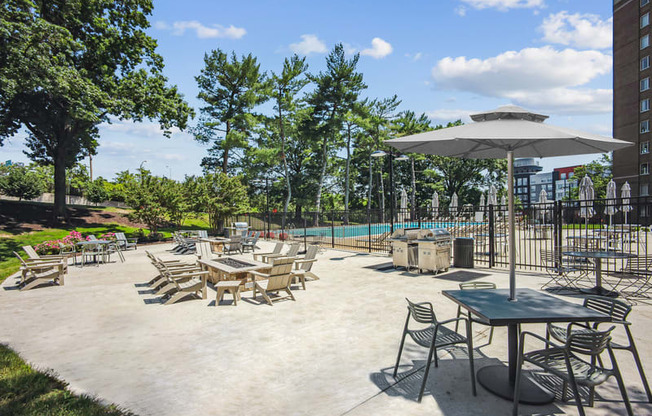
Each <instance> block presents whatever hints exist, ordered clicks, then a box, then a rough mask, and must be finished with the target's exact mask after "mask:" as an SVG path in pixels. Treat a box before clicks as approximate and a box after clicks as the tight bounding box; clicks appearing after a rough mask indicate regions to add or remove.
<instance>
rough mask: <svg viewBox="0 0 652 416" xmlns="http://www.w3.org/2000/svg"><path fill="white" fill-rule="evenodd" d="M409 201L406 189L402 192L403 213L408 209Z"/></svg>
mask: <svg viewBox="0 0 652 416" xmlns="http://www.w3.org/2000/svg"><path fill="white" fill-rule="evenodd" d="M407 200H408V194H407V191H406V190H405V189H403V190H402V191H401V211H405V210H406V209H407Z"/></svg>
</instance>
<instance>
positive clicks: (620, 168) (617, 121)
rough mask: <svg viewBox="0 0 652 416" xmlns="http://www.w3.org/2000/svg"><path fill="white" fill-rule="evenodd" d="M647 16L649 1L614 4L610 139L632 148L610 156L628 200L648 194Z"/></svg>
mask: <svg viewBox="0 0 652 416" xmlns="http://www.w3.org/2000/svg"><path fill="white" fill-rule="evenodd" d="M651 12H652V2H651V1H650V0H614V4H613V38H614V42H613V56H614V73H613V79H614V88H613V136H614V137H615V138H617V139H622V140H627V141H630V142H632V143H634V144H635V146H630V147H627V148H624V149H621V150H616V151H615V152H614V156H613V176H614V181H615V182H616V184H617V186H618V188H619V189H620V187H621V186H622V185H623V183H625V181H628V182H629V184H630V185H631V187H632V196H647V195H649V194H650V163H651V162H652V161H651V160H650V139H651V136H652V134H651V133H650V128H651V126H650V121H651V119H652V117H651V116H650V115H651V112H650V99H651V98H652V90H650V77H651V76H652V69H650V64H651V62H650V61H651V60H652V47H651V46H650V36H651V34H650V28H651V27H652V26H651V25H650V23H651V22H650V14H651ZM648 214H649V213H647V212H641V216H647V215H648Z"/></svg>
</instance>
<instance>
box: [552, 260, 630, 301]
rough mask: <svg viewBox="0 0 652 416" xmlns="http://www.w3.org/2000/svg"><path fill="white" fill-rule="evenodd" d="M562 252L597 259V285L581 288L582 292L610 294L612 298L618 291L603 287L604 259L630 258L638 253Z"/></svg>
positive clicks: (601, 294) (600, 294)
mask: <svg viewBox="0 0 652 416" xmlns="http://www.w3.org/2000/svg"><path fill="white" fill-rule="evenodd" d="M562 254H564V255H565V256H570V257H579V258H583V259H593V260H595V286H594V287H592V288H590V289H581V290H580V291H581V292H582V293H586V294H588V295H599V296H609V297H612V298H615V297H618V292H614V291H613V290H608V289H605V288H604V287H602V260H603V259H617V260H622V259H630V258H633V257H636V254H629V253H621V252H619V251H602V250H592V251H564V252H563V253H562Z"/></svg>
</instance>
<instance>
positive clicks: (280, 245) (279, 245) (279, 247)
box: [254, 243, 285, 260]
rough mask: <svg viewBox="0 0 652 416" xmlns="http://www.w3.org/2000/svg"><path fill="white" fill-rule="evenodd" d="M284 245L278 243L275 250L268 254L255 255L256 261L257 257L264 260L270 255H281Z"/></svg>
mask: <svg viewBox="0 0 652 416" xmlns="http://www.w3.org/2000/svg"><path fill="white" fill-rule="evenodd" d="M284 245H285V244H284V243H276V245H275V246H274V250H272V251H271V252H268V253H254V260H256V257H259V258H260V259H262V258H263V256H267V255H269V254H279V253H280V252H281V250H283V246H284Z"/></svg>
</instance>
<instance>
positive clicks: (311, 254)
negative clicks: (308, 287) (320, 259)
mask: <svg viewBox="0 0 652 416" xmlns="http://www.w3.org/2000/svg"><path fill="white" fill-rule="evenodd" d="M317 252H319V246H316V245H314V244H313V245H311V246H309V247H308V249H307V250H306V256H305V257H304V258H303V260H315V259H316V258H317ZM314 263H315V262H314V261H307V262H304V263H301V265H300V266H299V270H304V271H307V272H309V271H310V269H312V265H313V264H314Z"/></svg>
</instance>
